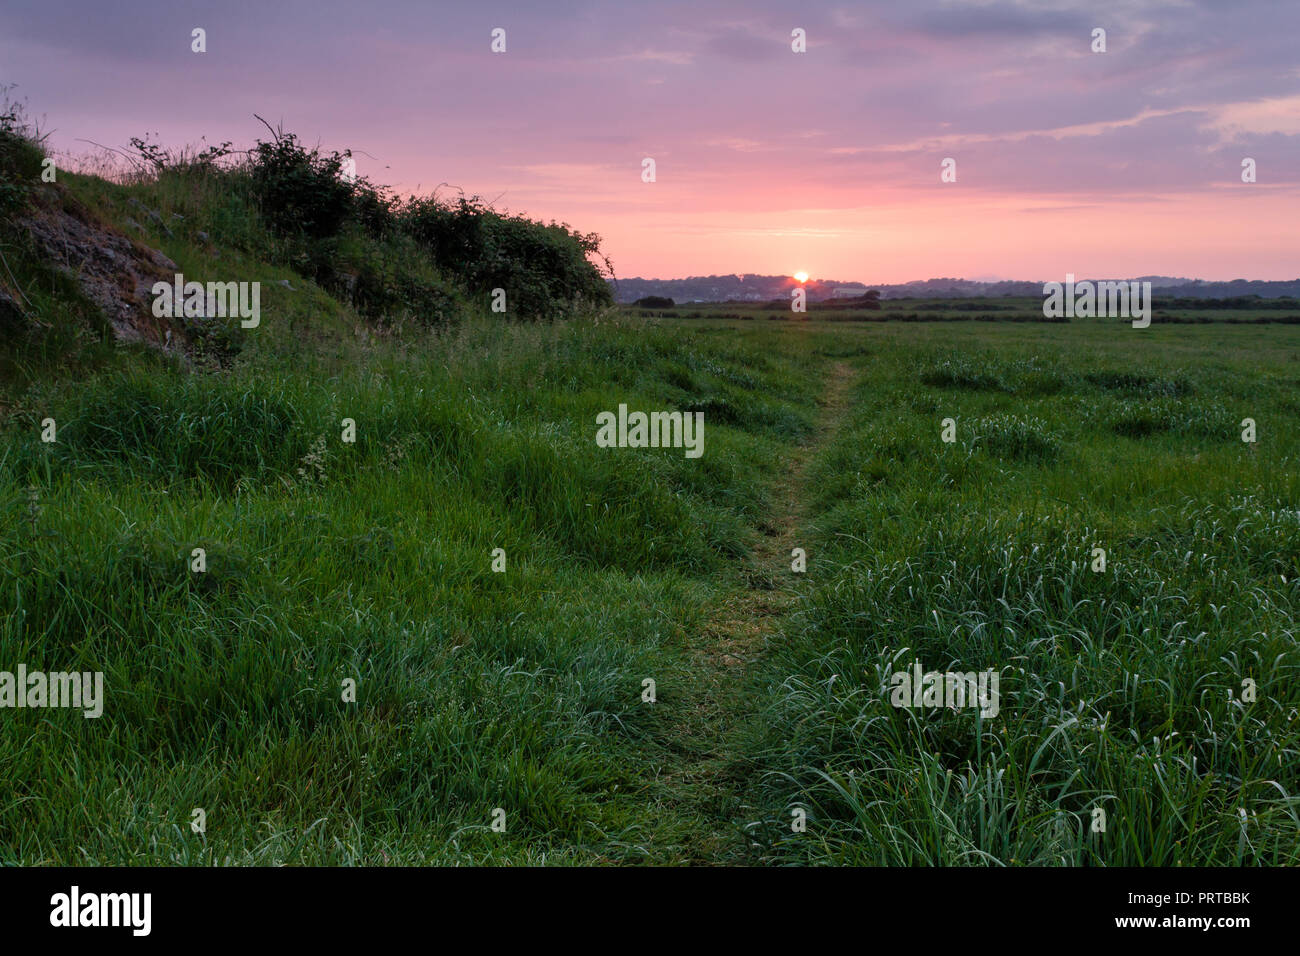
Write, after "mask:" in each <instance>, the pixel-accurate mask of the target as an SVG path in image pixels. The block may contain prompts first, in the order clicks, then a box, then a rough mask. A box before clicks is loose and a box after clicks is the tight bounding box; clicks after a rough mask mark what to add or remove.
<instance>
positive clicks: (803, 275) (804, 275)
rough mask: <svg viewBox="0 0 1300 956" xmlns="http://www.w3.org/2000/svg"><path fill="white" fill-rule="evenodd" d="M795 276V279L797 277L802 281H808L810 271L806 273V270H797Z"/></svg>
mask: <svg viewBox="0 0 1300 956" xmlns="http://www.w3.org/2000/svg"><path fill="white" fill-rule="evenodd" d="M794 277H795V279H797V280H798V281H800V282H807V281H808V273H806V272H796V273H795V274H794Z"/></svg>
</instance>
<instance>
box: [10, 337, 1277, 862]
mask: <svg viewBox="0 0 1300 956" xmlns="http://www.w3.org/2000/svg"><path fill="white" fill-rule="evenodd" d="M271 321H272V322H273V321H274V316H272V319H271ZM1139 336H1140V337H1139ZM352 348H353V346H349V347H348V349H345V350H343V352H341V353H340V354H338V355H331V354H329V352H328V351H327V350H320V349H318V348H314V347H313V348H311V349H307V348H299V349H289V350H288V351H285V352H283V353H281V354H276V353H275V352H274V351H272V350H267V351H266V352H261V351H256V350H255V351H253V353H252V355H250V356H248V357H247V358H246V359H245V361H243V362H241V363H239V364H238V365H237V366H236V367H234V368H232V369H228V370H226V371H224V372H221V373H208V374H196V373H194V372H192V371H186V370H182V369H178V368H175V367H173V366H172V365H170V364H169V363H168V362H167V361H165V360H162V359H159V358H157V357H156V356H152V355H150V354H149V353H147V352H144V351H140V352H139V353H137V354H135V355H133V356H132V361H131V362H130V363H128V364H126V365H125V366H123V367H118V366H116V365H114V366H112V367H109V368H105V369H102V370H99V371H97V372H95V373H94V374H93V375H91V376H89V378H87V379H83V380H79V381H76V382H68V383H64V384H55V385H51V386H49V387H46V388H41V389H37V390H35V391H32V392H28V393H27V394H26V395H25V396H24V397H23V398H22V399H21V400H20V405H19V407H18V408H17V409H16V410H15V411H13V412H11V414H10V416H9V419H8V421H7V422H6V424H5V428H4V432H3V435H4V444H3V453H0V492H2V493H0V501H3V503H4V510H5V512H6V521H5V522H4V525H3V527H4V533H3V537H0V576H3V579H4V585H5V586H4V588H3V590H0V594H2V595H3V597H0V602H2V603H3V609H2V611H3V616H2V617H0V620H2V621H3V623H2V624H0V659H2V660H4V661H23V662H25V663H26V664H27V666H28V667H29V668H31V669H36V668H40V667H44V668H45V669H48V670H70V669H79V670H103V671H104V672H105V673H106V684H107V687H108V692H107V705H106V709H105V714H104V716H103V717H101V718H99V719H92V720H87V719H85V718H83V717H82V716H81V715H80V713H77V712H67V711H53V710H48V711H43V712H42V711H34V710H24V711H10V712H8V713H6V715H5V718H6V720H5V725H4V734H3V735H0V768H3V769H2V771H0V772H2V773H3V775H4V777H5V779H6V780H8V781H10V782H11V786H10V792H9V794H8V798H7V800H6V801H5V803H4V805H3V809H0V847H3V855H4V859H5V861H6V862H11V863H13V862H23V863H78V862H96V863H110V864H120V863H145V862H162V863H186V864H190V863H214V862H215V863H282V862H302V863H367V864H381V863H427V862H435V863H451V862H519V863H543V862H545V863H613V862H619V863H622V862H648V863H680V862H693V863H704V862H715V863H717V862H720V863H728V862H731V863H740V862H782V863H789V862H798V863H829V862H834V863H858V864H866V863H880V864H915V863H929V864H977V865H979V864H995V865H998V864H1006V865H1012V864H1091V865H1120V864H1126V865H1155V864H1182V865H1191V864H1211V865H1214V864H1226V865H1232V864H1240V863H1247V864H1254V863H1259V864H1294V863H1296V862H1297V854H1298V853H1300V841H1298V840H1297V836H1298V835H1300V824H1298V823H1297V813H1298V810H1297V797H1296V792H1297V784H1298V782H1300V781H1298V780H1297V777H1298V776H1300V774H1298V771H1297V768H1300V753H1298V749H1300V746H1298V745H1300V723H1298V722H1297V719H1296V712H1297V707H1300V690H1297V676H1298V675H1297V667H1298V666H1300V653H1298V652H1297V648H1296V643H1295V640H1296V635H1295V624H1294V620H1295V610H1296V599H1297V584H1296V579H1297V577H1300V547H1298V542H1300V534H1297V531H1298V530H1300V511H1298V510H1297V505H1296V503H1297V494H1298V492H1300V487H1297V469H1296V452H1297V438H1296V433H1295V429H1294V427H1293V423H1294V422H1295V420H1296V413H1297V411H1300V405H1298V402H1297V398H1296V395H1297V394H1300V393H1298V392H1297V390H1296V386H1297V385H1300V364H1297V363H1298V361H1300V335H1298V334H1297V333H1296V331H1295V330H1294V329H1290V328H1286V327H1273V326H1268V327H1263V328H1248V327H1240V326H1195V327H1188V326H1172V327H1163V328H1162V327H1160V326H1153V327H1152V328H1151V329H1147V330H1142V331H1140V332H1139V331H1136V330H1131V329H1128V328H1126V327H1123V326H1121V327H1119V328H1115V327H1113V326H1110V327H1108V326H1105V325H1103V324H1100V323H1092V324H1083V323H1072V324H1046V323H1043V324H1037V325H1033V324H998V323H988V322H978V323H962V324H960V325H938V324H936V325H924V326H920V325H910V324H902V323H897V324H896V323H886V324H879V325H878V324H872V325H861V326H848V325H844V324H840V323H835V324H830V323H820V322H816V321H812V322H807V323H793V322H783V323H764V324H762V325H754V324H751V323H747V322H730V323H725V322H724V323H706V324H700V323H698V322H695V323H685V322H680V323H679V322H671V321H669V322H649V323H647V322H645V321H644V320H640V319H626V318H619V317H612V318H607V319H606V320H605V321H602V322H592V321H574V322H569V323H560V324H558V325H534V326H510V327H506V328H504V329H503V328H501V327H500V326H492V325H489V324H486V323H477V324H471V325H469V326H467V327H464V328H461V329H459V330H457V331H455V332H453V333H443V334H438V335H435V334H429V335H428V336H427V337H426V338H423V339H410V338H407V339H404V340H402V341H400V342H370V343H367V344H365V345H362V346H357V347H355V348H357V349H359V351H357V352H355V354H354V353H353V352H352V351H351V349H352ZM245 353H246V354H247V353H248V350H245ZM833 369H837V370H839V371H840V372H841V373H842V375H841V377H842V378H843V379H844V382H845V384H846V391H845V393H844V401H843V402H842V403H840V407H826V406H824V405H819V401H818V400H819V398H822V397H824V393H825V391H826V388H827V382H828V380H829V378H830V376H831V371H832V370H833ZM619 402H628V403H630V404H632V405H633V406H634V407H643V408H659V407H663V408H692V409H696V408H698V409H701V410H703V411H704V412H705V420H706V427H707V429H708V446H707V448H708V451H707V453H706V454H705V456H704V457H703V458H701V459H699V460H689V459H685V458H683V457H682V455H681V454H680V452H674V451H672V450H669V449H598V448H596V447H595V444H594V427H595V426H594V422H595V416H596V415H597V413H598V412H600V411H603V410H607V409H610V408H613V407H616V405H617V404H618V403H619ZM47 415H48V416H49V417H53V418H54V419H55V420H56V421H57V422H58V423H59V433H58V441H57V442H56V443H53V444H44V443H42V442H40V441H39V437H38V433H39V428H38V427H37V425H36V420H37V419H38V418H44V417H46V416H47ZM345 417H346V418H352V419H354V420H355V422H356V423H357V440H356V442H355V444H345V443H343V442H342V440H341V437H340V435H341V431H340V422H341V421H342V419H343V418H345ZM1246 417H1251V418H1253V419H1254V420H1255V421H1256V423H1257V427H1258V440H1257V442H1256V443H1254V444H1247V443H1244V442H1243V441H1242V440H1241V437H1240V431H1241V428H1240V422H1241V420H1242V419H1243V418H1246ZM944 418H952V419H954V420H955V423H956V438H957V440H956V441H955V442H952V443H945V442H943V441H942V440H941V437H940V433H941V421H942V420H943V419H944ZM783 483H784V484H785V485H786V486H787V489H786V490H787V491H792V492H793V494H792V495H785V496H782V495H781V494H779V493H777V492H776V491H775V490H774V489H779V488H780V487H781V486H782V484H783ZM782 512H786V513H784V514H783V513H782ZM783 521H785V522H787V523H788V524H789V525H790V527H789V528H787V529H785V530H782V529H781V528H780V527H779V526H780V525H781V524H782V522H783ZM777 540H780V541H781V547H780V548H779V549H776V550H774V549H773V548H772V547H771V546H769V544H768V543H770V542H773V541H777ZM791 542H793V543H794V545H795V546H799V547H803V548H805V549H806V551H807V554H808V564H807V571H806V572H805V573H802V574H797V573H794V572H792V571H791V570H790V556H789V553H788V551H786V550H785V545H786V544H789V543H791ZM195 547H201V548H203V549H204V550H205V552H206V562H207V568H206V571H205V572H203V573H195V572H193V571H192V570H191V554H192V549H193V548H195ZM1098 547H1100V548H1104V549H1105V550H1106V554H1107V561H1106V569H1105V571H1104V572H1097V571H1094V570H1092V567H1093V563H1094V551H1093V549H1094V548H1098ZM496 548H501V549H503V550H504V553H505V557H506V570H505V571H504V572H503V573H498V572H494V571H493V570H492V561H493V551H494V549H496ZM778 596H783V599H780V600H775V599H774V597H778ZM737 619H746V620H750V621H756V622H757V623H756V624H753V625H752V626H750V627H748V628H743V629H742V628H741V627H739V626H738V625H737V623H736V621H737ZM720 642H724V643H726V644H727V646H728V647H729V648H730V651H729V655H728V656H727V657H725V658H724V657H721V656H719V654H718V653H715V652H714V645H717V644H718V643H720ZM914 659H918V660H920V661H921V662H923V663H924V665H925V666H926V667H927V668H937V669H950V670H959V671H966V670H984V669H986V668H995V669H997V670H998V671H999V672H1000V674H1001V677H1002V703H1001V708H1000V712H999V714H998V715H997V717H996V718H995V719H993V720H991V721H990V720H983V719H981V718H980V717H979V716H978V715H977V714H975V713H974V712H970V711H960V712H959V711H950V710H945V709H939V710H937V711H936V710H928V711H927V710H905V709H898V708H895V707H893V706H891V704H890V703H889V700H888V696H887V694H886V693H885V691H884V685H885V684H886V683H887V675H888V673H889V672H891V671H896V670H900V669H903V668H905V667H907V666H910V664H911V662H912V661H913V660H914ZM346 678H352V679H354V680H355V681H356V685H357V700H356V702H355V703H346V702H344V701H343V700H342V693H341V686H342V682H343V681H344V680H345V679H346ZM646 678H650V679H653V680H654V681H655V702H654V703H648V702H647V701H646V700H645V699H644V696H643V695H644V690H645V688H644V685H643V681H644V680H645V679H646ZM1246 678H1250V679H1251V680H1253V681H1254V683H1255V685H1256V687H1257V690H1256V693H1255V694H1254V695H1253V696H1254V698H1255V699H1254V700H1252V701H1250V702H1249V703H1247V702H1245V701H1243V699H1242V698H1243V696H1244V695H1243V690H1242V688H1243V684H1242V682H1243V680H1244V679H1246ZM1098 807H1100V808H1102V809H1104V811H1105V821H1104V827H1105V829H1104V830H1103V831H1100V832H1094V829H1093V822H1094V819H1095V816H1094V813H1093V810H1094V808H1098ZM194 808H203V809H204V811H205V816H206V830H205V832H204V833H202V834H196V833H195V832H193V830H192V827H191V826H190V824H191V815H192V812H193V809H194ZM497 808H501V809H503V810H504V811H505V817H504V820H505V824H504V826H505V830H504V832H498V831H497V830H494V829H493V828H492V826H491V823H492V821H493V812H494V810H496V809H497ZM798 810H802V811H804V812H805V813H806V814H807V823H806V829H804V830H802V831H800V832H795V831H794V830H792V828H791V820H792V818H793V815H794V812H795V811H798Z"/></svg>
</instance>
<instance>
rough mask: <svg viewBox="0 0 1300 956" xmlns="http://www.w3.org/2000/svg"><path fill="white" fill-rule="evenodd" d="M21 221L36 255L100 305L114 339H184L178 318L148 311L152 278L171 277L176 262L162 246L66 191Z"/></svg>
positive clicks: (177, 342)
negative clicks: (113, 223) (124, 230)
mask: <svg viewBox="0 0 1300 956" xmlns="http://www.w3.org/2000/svg"><path fill="white" fill-rule="evenodd" d="M137 205H138V203H137ZM155 215H156V214H155ZM20 223H21V224H22V225H23V226H24V227H25V228H26V229H27V231H28V233H30V235H31V238H32V242H33V243H35V245H36V248H37V250H38V251H39V252H40V253H41V255H42V256H44V257H45V259H46V260H47V261H49V262H51V263H52V264H54V265H55V266H58V267H60V268H62V269H63V270H64V271H66V272H67V273H68V274H69V275H71V276H72V277H73V278H74V279H76V281H77V283H78V284H79V285H80V287H81V290H82V292H83V293H84V294H85V295H86V297H87V298H89V299H90V300H91V301H92V302H94V303H95V304H96V305H97V306H99V307H100V309H102V310H103V312H104V314H105V316H106V317H107V318H108V321H109V324H110V326H111V327H112V329H113V334H114V336H115V337H116V338H117V339H118V341H120V342H146V343H149V344H152V345H157V346H162V345H163V344H164V343H165V342H166V340H167V339H166V336H167V333H168V332H169V331H170V332H172V333H173V334H172V339H171V342H172V345H173V347H176V346H177V345H180V346H181V347H185V346H187V345H188V342H189V339H188V336H187V335H186V334H185V328H184V325H183V322H182V320H181V319H179V318H177V319H171V318H157V317H155V316H154V314H153V309H152V303H153V294H152V290H153V284H154V283H155V282H160V281H162V282H171V281H173V279H174V277H175V273H176V264H175V263H174V262H172V261H171V260H170V259H168V258H167V257H166V256H165V255H163V254H162V253H161V252H159V251H157V250H156V249H150V248H148V247H146V246H143V245H141V244H140V243H138V242H135V241H133V240H131V239H129V238H127V237H126V236H124V235H122V234H121V233H120V232H118V231H117V230H115V229H113V228H111V227H109V226H107V225H105V224H104V223H102V222H99V221H98V220H97V219H95V217H94V216H93V215H92V214H91V213H90V212H89V211H88V210H86V209H85V207H83V206H81V204H80V203H77V202H75V201H74V200H72V198H71V197H70V196H68V195H66V194H63V195H61V196H60V199H59V201H57V202H50V203H41V204H39V205H38V207H37V208H36V209H35V210H34V211H33V212H32V213H31V214H30V215H28V216H27V217H26V218H24V219H22V220H20ZM127 223H128V224H129V225H133V226H136V227H137V228H138V227H139V223H136V222H135V221H134V220H130V219H128V220H127Z"/></svg>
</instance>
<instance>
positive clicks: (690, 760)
mask: <svg viewBox="0 0 1300 956" xmlns="http://www.w3.org/2000/svg"><path fill="white" fill-rule="evenodd" d="M854 377H855V370H854V369H853V368H852V366H850V365H848V364H847V363H844V362H836V363H834V364H833V365H832V366H830V367H829V368H828V369H827V380H826V387H825V390H824V391H823V393H822V396H821V398H819V399H818V405H819V406H820V415H819V420H818V422H817V429H816V432H815V433H814V435H813V436H812V438H811V440H810V441H808V442H806V443H805V444H803V445H800V446H797V447H796V448H795V449H794V454H793V456H792V458H791V460H790V466H789V467H788V468H786V469H784V470H783V471H782V472H781V473H780V476H779V477H778V478H777V480H776V483H775V484H774V485H773V487H772V489H771V499H770V500H771V510H770V512H769V513H768V515H767V517H766V519H765V520H764V521H763V522H762V524H761V525H760V528H759V530H760V531H761V534H760V535H759V539H758V541H757V542H756V543H755V545H754V548H753V551H752V553H751V558H750V561H749V562H748V565H747V567H746V568H745V569H744V571H743V578H742V585H743V586H741V587H737V588H735V589H732V590H729V591H727V592H726V593H725V594H723V595H722V596H721V597H720V598H719V599H718V600H717V601H716V603H715V604H714V607H713V608H712V609H711V611H710V614H709V618H708V620H707V622H706V623H705V626H704V627H703V628H701V629H700V630H699V631H698V632H696V633H695V634H694V635H693V636H692V639H691V642H690V644H689V645H688V648H687V651H688V658H689V660H688V664H687V666H686V667H685V668H684V670H683V673H681V674H680V675H677V676H678V679H679V680H680V681H682V684H680V685H679V686H680V687H681V688H682V689H681V692H680V696H676V699H669V700H665V701H664V703H665V704H666V705H667V706H668V707H671V708H673V712H674V717H673V719H672V722H671V723H670V724H669V725H668V726H667V728H666V729H665V731H664V737H663V739H662V743H663V744H664V746H665V747H667V748H668V749H669V750H670V751H671V752H672V754H673V757H672V759H671V760H670V761H669V764H668V766H667V767H666V768H665V770H666V772H665V773H664V774H663V775H662V776H661V777H659V778H658V780H657V786H656V790H657V791H658V792H659V793H661V794H662V801H663V802H664V803H666V804H669V805H671V806H672V809H673V810H674V811H675V812H676V813H677V814H684V815H685V816H686V817H687V818H688V819H689V820H690V821H691V824H690V827H689V829H688V830H687V831H686V832H683V833H681V834H679V839H680V840H681V842H682V843H683V844H684V845H683V846H682V850H681V853H680V855H679V856H678V862H683V863H690V864H693V865H707V864H716V865H726V864H737V863H745V862H749V860H748V855H749V848H748V844H747V842H746V841H744V840H743V839H741V838H740V837H739V835H738V830H737V825H736V821H737V820H738V819H740V818H741V817H742V816H743V815H744V806H743V799H744V791H745V783H746V780H747V778H748V773H749V769H750V768H749V767H747V766H746V764H745V763H744V761H743V759H742V758H741V757H740V756H739V754H740V753H741V749H742V748H740V747H738V746H737V745H736V744H737V737H738V735H739V734H741V733H743V731H744V727H745V723H746V722H747V721H748V720H750V719H751V718H752V716H753V711H754V704H755V701H754V700H753V699H752V697H750V696H749V695H747V694H746V693H745V688H746V684H747V678H748V674H749V665H750V664H751V663H752V662H753V661H754V660H755V659H756V658H757V657H758V656H759V655H760V654H761V653H762V651H763V647H764V644H765V642H766V640H767V639H768V637H769V635H771V634H772V632H773V631H775V630H776V627H777V624H778V622H779V621H780V619H781V617H782V616H783V615H784V614H785V613H786V611H787V610H788V609H789V607H790V605H791V604H792V603H793V601H794V597H795V588H794V586H793V585H794V583H795V577H794V573H793V572H792V571H791V569H790V563H791V555H790V552H791V550H792V549H793V548H796V547H804V548H805V549H806V548H807V545H806V543H805V542H804V541H803V539H801V538H800V532H801V531H802V530H803V528H804V522H805V520H806V514H805V508H804V498H805V490H806V483H807V467H808V463H809V462H811V461H812V460H813V459H814V458H815V457H816V455H817V453H818V451H819V450H820V449H821V448H822V447H823V446H824V445H825V444H826V443H827V442H828V441H829V440H830V439H831V437H832V436H833V435H834V434H835V432H836V429H837V428H838V427H839V425H840V422H841V420H842V419H843V418H844V416H845V414H846V412H847V410H848V407H849V392H850V387H851V385H852V383H853V380H854Z"/></svg>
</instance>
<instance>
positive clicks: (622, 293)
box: [610, 274, 1300, 305]
mask: <svg viewBox="0 0 1300 956" xmlns="http://www.w3.org/2000/svg"><path fill="white" fill-rule="evenodd" d="M1083 278H1089V279H1091V280H1092V281H1105V279H1104V278H1096V277H1092V276H1088V277H1084V276H1080V279H1083ZM1126 278H1133V277H1126ZM1063 279H1064V276H1063V275H1061V276H1053V277H1052V278H1051V279H1050V280H1041V281H1035V282H1029V281H1016V280H1005V281H1002V282H976V281H974V280H970V279H948V278H943V279H924V280H919V281H916V282H905V283H902V284H901V285H898V284H895V285H890V284H871V285H868V284H867V283H864V282H849V281H843V282H842V281H836V280H831V279H809V280H808V281H807V282H805V283H804V284H803V285H804V289H805V290H806V292H807V295H808V300H809V301H811V302H819V301H825V300H827V299H832V298H839V297H847V296H860V295H862V294H864V293H865V292H866V291H867V290H868V289H876V290H879V292H880V296H881V298H883V299H901V298H909V297H910V298H935V297H941V296H942V297H945V298H946V297H953V296H984V297H989V296H1008V295H1010V296H1038V295H1042V294H1043V282H1044V281H1055V282H1060V281H1062V280H1063ZM1134 281H1138V282H1150V283H1151V287H1152V289H1153V290H1154V291H1160V292H1165V293H1166V294H1173V295H1177V296H1179V297H1182V298H1201V299H1225V298H1232V297H1236V296H1250V295H1257V296H1261V297H1263V298H1268V299H1271V298H1277V297H1280V296H1300V278H1297V279H1290V280H1283V281H1276V282H1268V281H1263V280H1259V279H1233V280H1231V281H1229V282H1206V281H1204V280H1201V279H1180V278H1172V277H1170V276H1137V277H1135V280H1134ZM798 284H799V283H798V282H797V281H796V280H794V279H792V278H791V277H790V276H760V275H736V274H732V275H719V276H691V277H689V278H686V279H619V280H617V281H616V282H611V283H610V287H611V288H612V289H613V291H614V298H615V300H616V301H618V302H625V303H628V302H635V301H636V300H638V299H641V298H644V297H646V296H663V297H666V298H670V299H672V300H673V301H674V302H676V303H678V304H679V305H680V304H683V303H688V302H729V301H736V302H766V301H769V300H771V299H784V298H789V296H790V290H791V289H792V288H794V287H795V286H796V285H798Z"/></svg>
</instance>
